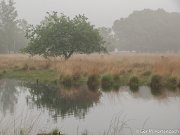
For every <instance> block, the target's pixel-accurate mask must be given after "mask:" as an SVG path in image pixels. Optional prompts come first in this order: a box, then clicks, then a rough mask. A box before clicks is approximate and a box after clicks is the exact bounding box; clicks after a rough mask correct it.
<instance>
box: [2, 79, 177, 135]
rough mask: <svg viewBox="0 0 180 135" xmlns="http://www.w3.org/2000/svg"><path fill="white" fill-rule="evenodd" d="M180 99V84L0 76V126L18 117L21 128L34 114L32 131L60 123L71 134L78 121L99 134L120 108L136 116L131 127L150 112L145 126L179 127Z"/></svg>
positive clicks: (133, 127) (27, 123)
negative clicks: (92, 86)
mask: <svg viewBox="0 0 180 135" xmlns="http://www.w3.org/2000/svg"><path fill="white" fill-rule="evenodd" d="M22 84H23V85H22ZM179 101H180V91H179V90H168V89H161V90H158V89H156V90H154V89H151V88H149V87H147V86H141V87H139V89H138V90H132V89H130V88H129V87H127V86H125V87H121V88H120V89H119V90H116V91H113V90H112V91H109V92H92V91H89V90H88V88H87V87H86V86H81V87H78V88H70V89H65V88H63V87H62V86H57V85H55V84H54V85H52V84H51V85H50V84H45V83H44V84H41V83H39V84H38V85H37V84H36V83H28V82H25V83H24V82H23V83H21V82H20V81H19V82H18V81H13V80H0V119H1V118H2V114H4V117H3V119H4V120H3V122H1V120H0V128H2V129H3V127H2V126H4V127H6V125H7V127H8V126H9V127H8V128H10V129H11V127H12V126H10V124H13V122H14V118H17V119H16V127H17V125H18V123H19V125H20V128H21V125H27V126H26V127H29V125H31V124H32V123H31V122H32V119H33V118H35V119H36V118H38V120H37V121H38V123H36V125H35V126H34V127H35V129H34V131H33V133H32V134H33V135H34V134H37V133H39V132H38V131H40V130H41V131H42V130H43V129H48V128H49V130H52V129H54V128H59V129H61V127H62V130H63V132H64V133H66V134H68V135H74V133H76V132H77V127H78V128H79V129H78V130H79V133H81V131H82V132H83V131H84V130H86V129H87V130H88V131H90V134H94V135H96V134H97V135H98V134H99V133H102V134H103V132H104V131H106V130H107V129H108V128H109V124H111V123H110V122H111V120H112V118H113V117H114V116H115V115H116V114H118V113H119V112H122V113H123V114H124V115H126V116H127V119H135V120H134V121H131V122H129V123H128V124H129V127H131V128H132V129H133V133H135V131H136V129H137V128H141V127H142V124H143V123H144V121H145V120H146V119H147V118H149V117H150V119H149V121H148V123H147V125H146V127H147V128H151V129H156V128H158V129H168V128H170V127H172V128H174V129H177V128H179V125H180V119H179V117H178V116H179V112H180V106H179V103H180V102H179ZM8 112H10V113H8ZM39 114H40V117H39ZM82 118H83V119H82ZM121 118H122V117H120V120H121ZM122 119H124V118H122ZM4 121H5V122H6V121H7V123H8V124H6V125H5V124H4V123H5V122H4ZM22 121H23V122H22ZM1 123H3V124H1ZM9 123H10V124H9ZM21 123H23V124H21ZM12 130H13V129H12ZM36 130H37V131H36ZM8 131H9V130H8ZM43 131H44V130H43ZM12 133H13V131H12ZM8 135H9V134H8ZM126 135H127V134H126Z"/></svg>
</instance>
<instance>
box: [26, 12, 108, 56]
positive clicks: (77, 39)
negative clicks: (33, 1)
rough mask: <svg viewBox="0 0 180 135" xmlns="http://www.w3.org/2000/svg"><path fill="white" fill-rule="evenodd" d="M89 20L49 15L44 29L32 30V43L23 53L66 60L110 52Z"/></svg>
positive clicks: (44, 23)
mask: <svg viewBox="0 0 180 135" xmlns="http://www.w3.org/2000/svg"><path fill="white" fill-rule="evenodd" d="M87 20H88V19H87V18H86V17H85V16H84V15H77V16H75V17H74V18H72V19H71V18H70V17H68V16H65V15H64V14H61V15H60V16H59V15H58V13H57V12H53V13H47V16H46V17H45V19H44V20H43V21H42V22H41V23H40V25H37V26H31V27H30V28H29V29H28V31H27V38H28V39H29V41H30V42H29V45H28V46H27V47H26V48H25V49H24V50H23V51H24V52H25V53H29V54H31V55H42V56H44V57H49V56H51V57H57V56H62V57H64V58H65V59H66V60H67V59H69V58H70V57H71V56H72V55H73V54H74V53H79V54H90V53H94V52H99V53H100V52H106V48H105V47H104V46H103V44H104V41H103V39H102V37H101V36H100V34H99V31H98V29H96V28H95V27H94V25H91V24H90V23H89V22H88V21H87Z"/></svg>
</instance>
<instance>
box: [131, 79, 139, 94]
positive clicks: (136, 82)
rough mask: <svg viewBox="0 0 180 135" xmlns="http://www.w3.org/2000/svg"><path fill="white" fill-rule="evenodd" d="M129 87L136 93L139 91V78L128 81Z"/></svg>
mask: <svg viewBox="0 0 180 135" xmlns="http://www.w3.org/2000/svg"><path fill="white" fill-rule="evenodd" d="M129 86H130V89H131V90H134V91H137V90H138V89H139V78H138V77H137V76H132V77H131V78H130V80H129Z"/></svg>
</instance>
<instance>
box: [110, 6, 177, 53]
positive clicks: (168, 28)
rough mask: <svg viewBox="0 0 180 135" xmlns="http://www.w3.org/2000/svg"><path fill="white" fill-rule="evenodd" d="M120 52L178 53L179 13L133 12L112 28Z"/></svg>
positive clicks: (159, 11) (146, 10) (117, 21)
mask: <svg viewBox="0 0 180 135" xmlns="http://www.w3.org/2000/svg"><path fill="white" fill-rule="evenodd" d="M112 29H113V31H114V34H115V39H116V46H117V48H118V49H119V50H125V51H133V50H134V51H137V52H168V51H170V52H178V51H180V44H179V43H180V13H168V12H166V11H164V10H163V9H158V10H155V11H154V10H150V9H145V10H142V11H134V12H133V13H132V14H131V15H130V16H129V17H128V18H121V19H119V20H116V21H115V22H114V24H113V27H112Z"/></svg>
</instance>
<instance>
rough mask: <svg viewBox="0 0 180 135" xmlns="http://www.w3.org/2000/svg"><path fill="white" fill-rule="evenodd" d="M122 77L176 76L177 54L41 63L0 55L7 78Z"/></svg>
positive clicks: (178, 69)
mask: <svg viewBox="0 0 180 135" xmlns="http://www.w3.org/2000/svg"><path fill="white" fill-rule="evenodd" d="M104 74H111V75H122V76H134V75H135V76H140V77H141V78H144V77H149V76H151V75H153V74H158V75H161V76H173V77H176V78H178V79H179V76H180V54H143V53H142V54H141V53H120V54H92V55H74V56H73V57H72V58H70V59H69V60H67V61H65V60H63V59H62V58H50V59H48V60H47V59H44V58H42V57H39V56H35V57H31V58H30V57H29V56H27V55H21V54H10V55H0V75H1V76H4V77H8V78H21V77H22V78H23V77H24V78H26V77H27V78H31V79H34V78H38V77H39V78H42V79H43V78H44V79H45V78H47V80H54V79H59V78H60V77H62V76H74V75H79V76H83V77H88V76H89V75H104Z"/></svg>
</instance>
